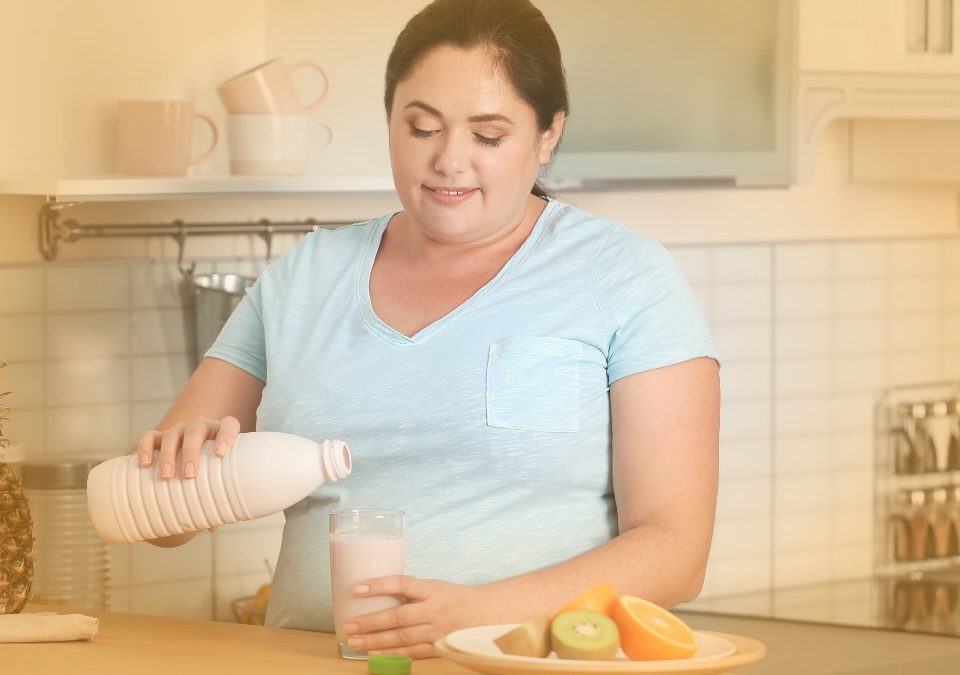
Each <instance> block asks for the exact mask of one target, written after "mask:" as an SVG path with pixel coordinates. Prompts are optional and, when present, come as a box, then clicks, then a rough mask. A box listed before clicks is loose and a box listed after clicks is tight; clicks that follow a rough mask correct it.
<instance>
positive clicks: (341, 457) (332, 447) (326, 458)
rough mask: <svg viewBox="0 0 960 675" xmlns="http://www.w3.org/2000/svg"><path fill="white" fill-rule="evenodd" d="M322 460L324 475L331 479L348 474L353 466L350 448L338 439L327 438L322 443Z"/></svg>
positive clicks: (338, 478) (335, 479)
mask: <svg viewBox="0 0 960 675" xmlns="http://www.w3.org/2000/svg"><path fill="white" fill-rule="evenodd" d="M320 461H321V463H322V465H323V473H324V476H326V478H327V479H328V480H331V481H337V480H340V479H341V478H344V477H345V476H348V475H349V474H350V471H351V469H352V468H353V460H352V458H351V457H350V448H348V447H347V444H346V443H344V442H343V441H340V440H336V439H327V440H325V441H323V442H322V443H321V444H320Z"/></svg>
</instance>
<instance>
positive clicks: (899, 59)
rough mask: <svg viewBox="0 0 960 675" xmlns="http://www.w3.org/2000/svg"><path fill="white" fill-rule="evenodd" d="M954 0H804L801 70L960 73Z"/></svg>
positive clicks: (958, 26) (959, 24) (959, 27)
mask: <svg viewBox="0 0 960 675" xmlns="http://www.w3.org/2000/svg"><path fill="white" fill-rule="evenodd" d="M958 5H960V3H958V2H957V1H956V0H800V2H799V22H800V26H801V32H800V39H799V65H800V70H802V71H816V72H834V73H836V72H841V73H888V74H960V17H958V16H957V10H960V6H958Z"/></svg>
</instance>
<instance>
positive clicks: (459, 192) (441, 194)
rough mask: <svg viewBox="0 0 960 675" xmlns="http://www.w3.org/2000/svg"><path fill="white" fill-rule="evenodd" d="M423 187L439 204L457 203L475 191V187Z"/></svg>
mask: <svg viewBox="0 0 960 675" xmlns="http://www.w3.org/2000/svg"><path fill="white" fill-rule="evenodd" d="M424 188H425V189H426V190H427V191H428V192H429V193H430V194H431V195H432V196H433V198H434V199H435V200H437V201H438V202H440V203H441V204H459V203H460V202H463V201H465V200H467V199H469V198H470V197H471V196H472V195H473V193H474V192H477V188H468V187H447V186H435V187H430V186H428V185H424Z"/></svg>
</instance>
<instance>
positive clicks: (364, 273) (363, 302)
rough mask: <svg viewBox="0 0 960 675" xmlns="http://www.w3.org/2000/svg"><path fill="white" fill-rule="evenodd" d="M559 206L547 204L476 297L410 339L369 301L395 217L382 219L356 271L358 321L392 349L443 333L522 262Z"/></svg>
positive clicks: (371, 230)
mask: <svg viewBox="0 0 960 675" xmlns="http://www.w3.org/2000/svg"><path fill="white" fill-rule="evenodd" d="M560 204H561V203H560V202H558V201H556V200H554V199H549V200H548V201H547V205H546V206H545V207H544V209H543V212H542V213H541V214H540V216H539V217H538V218H537V222H536V223H534V226H533V229H532V230H531V231H530V234H529V235H527V238H526V240H524V242H523V244H521V245H520V248H518V249H517V251H516V253H514V254H513V255H512V256H510V259H509V260H507V262H506V264H505V265H504V266H503V267H502V268H500V271H499V272H497V274H496V276H495V277H493V279H491V280H490V281H488V282H487V283H486V284H484V285H483V286H481V287H480V288H479V289H478V290H477V292H476V293H474V294H473V295H471V296H470V297H469V298H467V299H466V300H465V301H464V302H463V303H461V304H460V305H458V306H457V307H455V308H454V309H452V310H450V311H449V312H447V313H446V314H445V315H443V316H442V317H440V318H439V319H437V320H436V321H434V322H433V323H430V324H428V325H426V326H424V327H423V328H421V329H420V330H419V331H417V332H416V333H414V334H413V335H411V336H407V335H404V334H403V333H401V332H400V331H398V330H395V329H393V328H391V327H390V326H388V325H387V324H386V323H384V322H383V321H382V320H381V319H380V317H379V316H377V314H376V312H374V311H373V301H372V299H371V298H370V274H371V272H372V271H373V262H374V260H375V258H376V257H377V251H379V250H380V242H381V240H382V239H383V233H384V232H385V231H386V229H387V224H388V223H389V222H390V220H391V218H393V216H395V215H396V213H391V214H387V215H385V216H383V217H382V218H380V219H379V220H378V221H377V222H376V223H375V224H374V226H373V227H372V228H371V229H370V236H369V237H367V242H366V246H365V248H364V250H363V253H362V255H363V257H362V259H361V261H360V265H358V267H357V303H358V305H359V308H360V317H361V319H362V320H363V322H364V324H365V325H366V326H367V328H368V329H369V330H370V331H372V332H373V333H374V334H375V335H377V336H379V337H381V338H383V339H385V340H387V341H388V342H391V343H393V344H395V345H399V346H415V345H418V344H420V343H422V342H424V341H426V340H428V339H430V337H431V336H433V335H434V334H435V333H437V332H439V331H440V330H442V329H443V328H444V327H445V326H446V325H448V324H450V323H452V322H453V321H456V319H457V317H459V316H461V315H462V314H465V313H466V312H468V311H470V308H471V307H473V305H475V304H476V303H478V302H480V301H481V300H482V299H483V298H485V297H486V296H487V295H489V294H490V293H491V292H492V291H493V290H494V289H495V288H497V286H499V285H500V284H501V283H502V282H503V280H504V279H506V278H507V277H508V276H509V275H510V274H511V273H512V272H513V270H514V269H516V268H517V267H518V266H519V265H520V264H521V263H522V262H523V260H524V259H525V258H526V257H527V255H529V253H530V251H531V250H532V249H533V247H534V246H536V243H537V241H538V240H539V239H540V237H541V236H542V234H543V230H544V227H545V224H546V222H547V221H548V220H549V219H550V218H552V217H553V214H554V212H555V211H556V210H557V209H558V208H559V207H560Z"/></svg>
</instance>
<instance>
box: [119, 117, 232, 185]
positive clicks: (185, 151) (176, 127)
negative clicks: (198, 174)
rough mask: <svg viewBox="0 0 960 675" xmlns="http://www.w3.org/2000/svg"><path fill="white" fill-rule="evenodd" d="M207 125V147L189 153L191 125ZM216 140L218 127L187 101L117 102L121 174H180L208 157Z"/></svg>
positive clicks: (218, 139)
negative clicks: (199, 151)
mask: <svg viewBox="0 0 960 675" xmlns="http://www.w3.org/2000/svg"><path fill="white" fill-rule="evenodd" d="M197 119H201V120H203V121H204V122H206V123H207V124H208V125H210V131H211V132H212V134H213V136H212V139H211V141H210V147H209V148H208V149H207V150H206V151H204V152H202V153H200V154H199V155H193V125H194V122H195V121H196V120H197ZM219 143H220V127H219V126H218V125H217V123H216V121H215V120H214V119H213V118H212V117H210V116H209V115H205V114H204V113H201V112H195V111H194V109H193V103H192V102H190V101H120V104H119V115H118V118H117V157H118V161H119V165H120V171H121V173H125V174H135V175H152V176H183V175H186V173H187V170H188V169H189V168H190V166H191V165H192V164H196V163H198V162H202V161H203V160H205V159H208V158H209V157H210V156H211V155H212V154H213V152H214V150H216V149H217V145H219Z"/></svg>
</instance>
